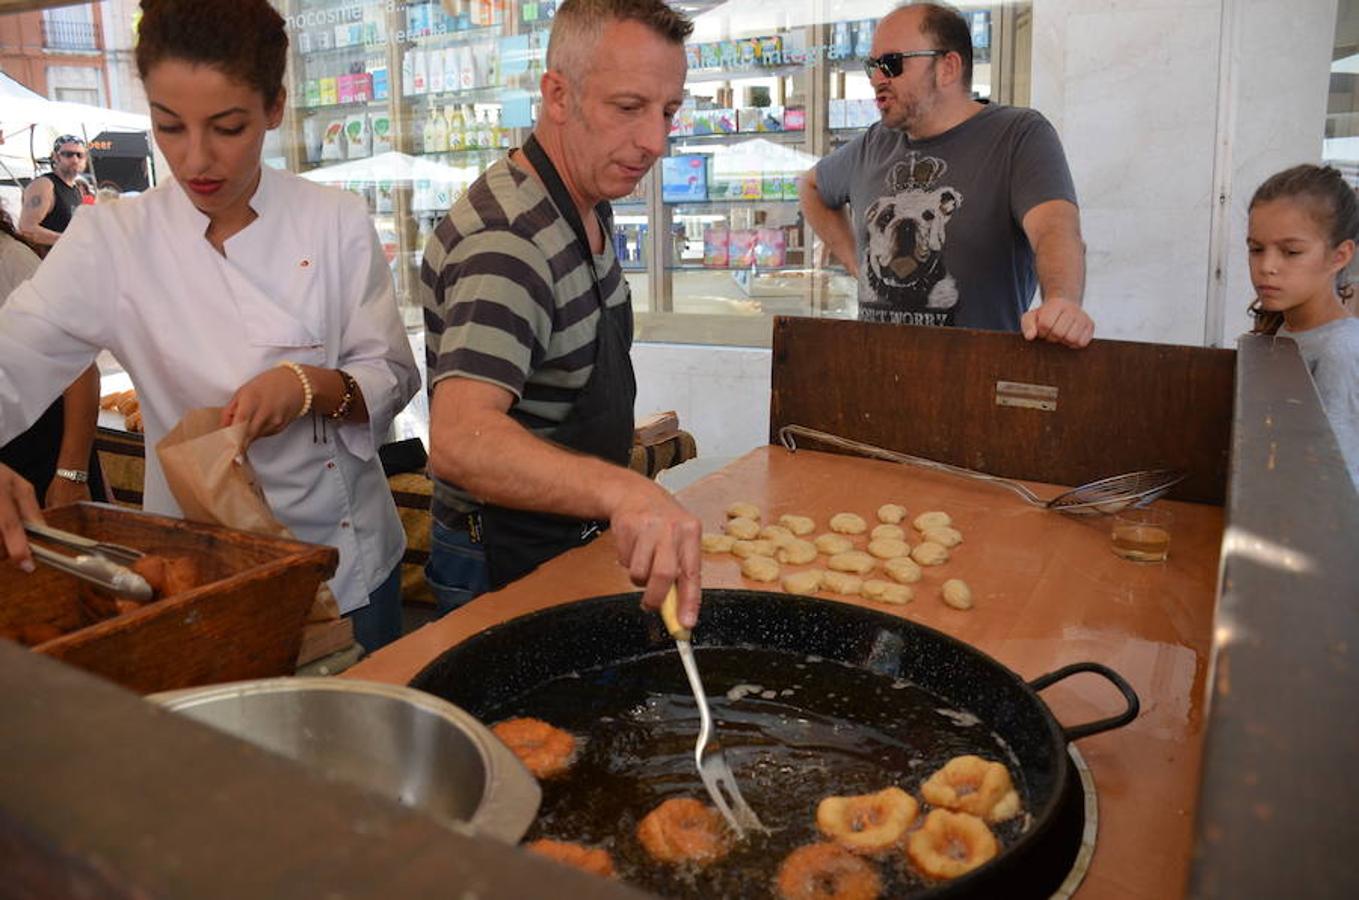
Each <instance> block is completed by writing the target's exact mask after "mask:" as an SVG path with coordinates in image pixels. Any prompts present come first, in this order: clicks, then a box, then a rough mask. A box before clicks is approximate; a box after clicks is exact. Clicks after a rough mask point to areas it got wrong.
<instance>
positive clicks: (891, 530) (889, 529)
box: [868, 525, 906, 541]
mask: <svg viewBox="0 0 1359 900" xmlns="http://www.w3.org/2000/svg"><path fill="white" fill-rule="evenodd" d="M868 536H869V537H871V538H872V539H873V540H875V541H876V540H878V539H879V538H887V539H888V540H892V541H904V540H906V532H905V531H904V530H903V529H902V527H901V526H900V525H879V526H877V527H876V528H874V529H873V530H872V531H870V532H869V533H868Z"/></svg>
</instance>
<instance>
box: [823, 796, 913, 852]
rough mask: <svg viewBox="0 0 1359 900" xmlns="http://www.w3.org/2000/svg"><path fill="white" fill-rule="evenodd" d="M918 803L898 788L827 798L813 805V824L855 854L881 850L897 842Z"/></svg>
mask: <svg viewBox="0 0 1359 900" xmlns="http://www.w3.org/2000/svg"><path fill="white" fill-rule="evenodd" d="M919 810H920V804H918V803H916V801H915V798H914V797H912V796H911V795H910V794H908V793H906V792H905V791H903V790H902V789H901V788H899V787H889V788H884V789H883V790H881V791H878V792H877V793H876V794H860V795H859V796H856V797H827V798H825V799H824V800H822V801H821V803H820V804H818V805H817V807H816V827H817V828H820V829H821V833H822V834H824V835H825V836H826V837H828V838H830V839H831V840H833V841H835V842H836V843H837V844H839V845H840V846H841V847H844V848H845V849H846V850H849V851H851V852H854V853H863V854H875V853H882V852H883V851H885V850H888V849H890V848H891V847H894V846H896V845H897V844H898V843H900V841H901V838H902V836H903V835H905V834H906V829H908V828H910V827H911V823H913V822H914V821H915V815H916V813H917V812H918V811H919Z"/></svg>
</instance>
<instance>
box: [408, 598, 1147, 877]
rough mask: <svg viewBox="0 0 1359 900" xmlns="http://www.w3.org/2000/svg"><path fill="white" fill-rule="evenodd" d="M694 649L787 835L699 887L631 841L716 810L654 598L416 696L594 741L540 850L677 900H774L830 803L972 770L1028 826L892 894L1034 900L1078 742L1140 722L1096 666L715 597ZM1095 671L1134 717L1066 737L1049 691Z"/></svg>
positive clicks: (589, 610) (770, 813) (764, 806)
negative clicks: (565, 848) (679, 817)
mask: <svg viewBox="0 0 1359 900" xmlns="http://www.w3.org/2000/svg"><path fill="white" fill-rule="evenodd" d="M976 614H977V615H984V613H983V612H978V613H976ZM694 644H695V650H696V655H697V659H698V664H699V669H700V671H701V672H702V673H703V677H704V681H705V686H706V688H707V693H708V695H709V697H710V698H711V699H712V700H713V711H714V717H715V718H716V719H717V721H718V729H717V733H718V737H719V739H720V740H721V742H722V744H723V746H724V747H725V749H726V753H727V758H728V760H729V761H730V762H731V764H732V767H733V769H734V770H735V772H736V776H737V780H738V782H740V784H741V787H742V792H743V794H744V795H745V797H746V799H747V800H748V801H749V802H750V804H751V805H752V806H753V807H754V808H755V810H756V812H757V813H759V815H760V816H761V818H762V819H763V820H764V822H765V824H766V825H770V826H772V827H773V829H774V830H773V833H772V834H771V835H770V836H767V837H762V838H757V839H756V840H755V841H753V842H750V843H748V844H747V845H745V846H744V847H742V848H740V849H739V850H738V851H737V852H736V853H735V854H733V856H732V857H730V858H729V859H728V860H726V861H724V865H723V866H712V867H709V869H710V870H709V871H705V872H704V873H702V874H701V875H700V877H699V878H698V880H694V879H693V877H692V873H684V872H681V873H675V872H674V871H672V870H670V869H668V868H667V867H664V866H658V865H655V864H653V863H651V861H650V860H649V859H648V858H647V857H646V856H645V853H644V852H643V851H642V849H641V848H640V846H639V844H638V842H637V841H636V838H635V836H634V834H633V832H634V830H635V826H636V822H637V821H638V819H640V818H641V816H643V815H645V814H646V813H647V812H648V811H649V810H650V809H651V808H653V807H654V806H655V805H656V804H657V803H659V802H660V800H662V799H664V798H666V797H669V796H675V795H680V794H682V795H688V796H695V797H699V798H703V797H704V794H703V791H702V787H701V785H700V783H699V781H698V778H697V775H696V773H695V771H694V766H693V756H692V753H693V741H694V738H695V735H696V732H697V722H696V714H695V712H694V710H693V703H692V695H689V693H688V688H687V685H686V683H685V681H684V675H683V673H682V671H681V667H680V663H679V659H678V657H677V655H676V654H675V652H674V643H673V641H672V640H671V638H670V637H669V636H668V635H667V634H666V632H665V629H664V627H663V625H662V624H661V622H660V618H659V616H657V615H656V614H655V613H651V612H645V611H643V610H641V609H640V608H639V595H637V594H622V595H617V596H613V597H599V598H594V599H589V600H582V601H579V602H576V603H571V604H566V605H562V606H557V607H553V608H550V609H547V610H543V611H540V612H537V613H533V614H530V615H526V616H522V617H520V618H517V619H513V620H511V621H509V622H505V623H503V624H501V625H497V626H494V627H492V628H489V629H487V630H486V631H484V632H481V633H480V634H478V635H475V636H474V637H472V638H470V639H468V640H467V641H465V642H463V643H462V644H459V645H458V646H456V647H453V648H451V649H450V650H448V651H446V652H445V653H444V654H443V655H441V656H440V657H439V658H438V659H436V660H435V661H434V662H432V663H431V664H430V665H429V666H427V667H426V668H425V669H424V670H423V671H421V672H420V673H419V674H418V675H417V676H416V677H415V679H414V680H413V681H412V682H411V684H412V685H413V686H414V687H417V688H420V689H422V690H425V691H428V692H430V693H433V694H436V695H438V696H441V697H443V698H445V699H447V700H449V701H451V702H453V703H455V704H456V705H458V706H460V707H462V708H463V709H465V710H467V711H469V712H470V713H472V714H473V715H475V716H477V717H478V718H480V719H482V720H483V721H485V722H487V723H494V722H496V721H498V720H500V719H504V718H508V717H511V716H519V715H532V716H536V717H539V718H543V719H546V720H548V721H551V722H553V723H554V724H556V725H558V726H560V727H563V728H566V729H567V730H569V731H572V732H573V733H575V734H577V735H578V736H580V737H582V738H584V742H583V743H584V749H583V751H582V756H581V758H580V759H579V760H578V761H577V763H576V765H575V766H573V768H572V771H571V774H570V775H569V776H568V778H567V779H565V780H564V781H561V782H548V783H545V784H544V802H543V807H542V814H541V817H540V819H539V822H538V825H537V826H535V827H536V829H537V830H536V831H531V832H530V834H529V837H531V838H532V837H536V836H549V837H555V838H559V839H567V840H570V839H576V840H582V841H584V842H587V843H592V844H602V845H604V846H606V847H608V848H609V849H610V850H611V852H612V853H613V854H614V856H615V859H616V860H617V861H618V862H619V866H620V873H621V874H622V876H623V877H624V878H626V879H627V880H628V881H630V882H633V883H635V884H638V885H639V886H641V887H645V888H649V889H651V890H653V891H656V892H657V893H661V894H667V895H693V896H700V895H706V896H737V895H740V896H755V895H757V894H763V893H765V892H766V890H767V889H768V887H769V886H770V884H771V881H772V878H773V873H774V872H775V870H776V869H777V867H778V864H779V861H780V860H781V859H782V858H783V857H784V856H786V855H787V853H788V852H790V851H791V850H792V849H793V848H794V847H796V846H798V845H800V844H804V843H808V842H810V841H814V840H818V839H819V838H818V836H817V832H816V828H815V824H814V821H813V819H814V812H815V808H816V801H817V800H818V799H819V798H820V797H822V796H825V795H827V794H854V793H867V792H870V791H874V790H877V789H879V788H881V787H884V786H886V785H887V784H898V785H900V786H901V787H903V788H904V789H906V790H907V791H908V792H910V793H912V794H914V795H916V796H917V797H918V796H919V784H920V782H921V781H923V780H924V779H925V778H926V777H928V776H929V775H930V774H931V773H932V772H933V771H934V770H936V769H937V768H938V767H939V766H940V765H942V764H943V762H944V761H946V760H947V759H948V758H949V757H951V756H954V755H958V754H961V753H977V754H979V755H981V756H984V757H987V758H990V759H997V760H1001V761H1003V762H1006V764H1007V765H1008V766H1009V768H1010V770H1011V772H1012V774H1013V775H1014V777H1015V781H1016V786H1017V788H1018V789H1019V791H1020V795H1021V798H1022V800H1023V802H1024V808H1025V810H1026V814H1025V815H1024V816H1022V817H1019V818H1017V819H1015V820H1012V821H1011V822H1009V823H1005V824H1004V825H1001V826H998V827H997V828H996V833H997V837H998V838H999V839H1000V840H1001V844H1002V848H1003V849H1002V851H1001V853H1000V854H999V855H998V856H997V857H996V858H995V859H993V860H992V861H991V862H989V863H987V864H985V865H983V866H981V867H980V868H978V869H976V870H974V871H972V872H970V873H969V874H967V875H965V876H963V877H961V878H958V879H955V880H953V881H951V882H942V883H930V882H927V881H925V880H923V879H922V878H921V877H920V876H919V875H918V874H916V873H914V872H913V871H912V870H911V869H910V867H909V866H906V865H904V864H903V863H902V861H901V860H900V859H899V858H898V859H896V860H894V861H889V862H887V863H883V864H882V866H883V868H882V872H883V877H884V879H885V886H886V890H887V891H888V893H890V894H892V895H894V896H895V895H900V894H910V895H912V896H922V897H923V896H927V897H931V898H935V897H955V896H973V897H980V896H992V895H995V896H999V895H1001V894H1004V895H1006V896H1017V895H1025V894H1026V893H1027V892H1026V891H1024V890H1021V889H1019V888H1021V887H1022V886H1023V885H1024V884H1026V883H1031V882H1033V881H1034V878H1035V877H1036V876H1035V874H1034V873H1035V867H1036V866H1038V865H1040V863H1039V862H1038V861H1039V860H1041V859H1044V858H1047V857H1050V856H1051V852H1050V851H1051V845H1052V842H1053V835H1054V834H1055V833H1056V832H1057V831H1058V830H1059V828H1058V827H1057V824H1056V823H1057V819H1058V813H1059V811H1060V810H1063V809H1066V810H1069V809H1070V808H1071V806H1072V804H1073V799H1072V798H1073V796H1078V791H1077V788H1078V785H1077V784H1076V782H1075V779H1076V777H1077V776H1076V773H1075V771H1074V769H1073V767H1072V766H1071V764H1070V759H1069V757H1068V754H1067V744H1068V743H1069V742H1070V741H1074V740H1077V739H1080V738H1083V737H1088V736H1090V735H1093V734H1098V733H1100V732H1103V731H1108V730H1110V729H1113V728H1118V727H1119V726H1122V725H1125V724H1127V723H1128V722H1131V721H1132V720H1133V719H1134V718H1135V717H1136V716H1137V712H1138V700H1137V695H1136V694H1135V693H1134V692H1133V690H1132V688H1131V687H1130V686H1129V685H1128V684H1127V682H1125V681H1124V680H1123V678H1121V677H1120V676H1119V675H1118V674H1117V673H1115V672H1113V671H1111V670H1110V669H1108V668H1106V667H1104V666H1102V665H1099V664H1098V663H1093V662H1087V663H1077V664H1074V665H1070V666H1066V667H1064V668H1062V669H1060V670H1058V671H1056V672H1052V673H1050V674H1048V675H1044V676H1042V677H1040V678H1036V679H1034V680H1033V681H1031V682H1026V681H1024V679H1022V678H1020V677H1019V676H1018V675H1017V674H1015V673H1014V672H1012V671H1011V670H1009V669H1007V668H1006V667H1005V666H1003V665H1001V664H1000V663H998V662H996V661H995V660H994V659H992V658H991V657H989V656H987V655H986V654H984V653H982V652H980V651H979V650H977V649H975V648H973V647H971V646H969V645H967V644H964V643H962V642H960V641H958V640H955V639H954V638H951V637H949V636H948V635H946V634H943V633H941V632H939V631H935V630H934V629H931V628H927V627H925V626H923V625H920V624H918V623H915V622H911V621H909V620H906V619H903V618H900V617H897V616H892V615H887V614H885V613H881V612H877V611H874V610H871V609H865V608H863V607H858V606H851V605H848V604H843V603H836V602H830V601H824V600H815V599H809V598H804V597H795V596H791V595H786V594H773V593H762V592H754V591H723V590H710V591H705V592H704V604H703V612H702V618H701V621H700V623H699V626H698V628H696V629H695V631H694ZM1079 672H1090V673H1095V674H1098V675H1100V676H1102V677H1104V678H1106V679H1108V680H1109V681H1110V682H1112V683H1113V684H1114V686H1115V687H1117V688H1118V690H1119V691H1120V692H1121V693H1122V694H1123V696H1124V697H1125V698H1126V701H1127V707H1126V709H1124V710H1123V711H1122V712H1120V713H1119V714H1118V715H1116V716H1111V717H1109V718H1106V719H1101V720H1099V721H1096V722H1090V723H1087V724H1083V725H1076V726H1070V727H1066V726H1063V725H1061V724H1060V723H1058V722H1057V721H1056V720H1055V719H1054V718H1053V716H1052V713H1051V712H1050V711H1049V710H1048V707H1047V705H1046V704H1045V703H1044V702H1043V701H1042V699H1040V698H1039V696H1038V691H1041V690H1043V689H1044V688H1046V687H1048V686H1049V685H1052V684H1054V683H1056V682H1058V681H1061V680H1062V679H1065V678H1067V677H1069V676H1071V675H1073V674H1076V673H1079ZM757 688H758V689H757ZM1074 802H1075V804H1076V806H1077V808H1079V800H1078V799H1077V800H1075V801H1074ZM1077 815H1078V816H1079V813H1077ZM1060 830H1061V831H1063V832H1064V833H1069V827H1066V826H1063V827H1062V828H1061V829H1060ZM1045 842H1046V847H1047V852H1045V849H1044V848H1045ZM1059 880H1060V879H1059Z"/></svg>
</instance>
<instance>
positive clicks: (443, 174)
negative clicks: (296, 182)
mask: <svg viewBox="0 0 1359 900" xmlns="http://www.w3.org/2000/svg"><path fill="white" fill-rule="evenodd" d="M466 176H467V170H466V169H465V168H458V167H456V166H448V165H444V164H443V163H440V162H435V161H434V160H431V159H425V158H424V157H420V156H411V155H410V154H407V153H398V152H396V151H394V150H393V151H390V152H387V153H379V154H378V155H377V156H367V157H364V158H362V159H351V160H349V161H348V162H341V163H335V164H334V165H330V166H324V167H322V168H319V169H312V170H311V171H310V172H303V173H302V177H303V178H307V179H310V180H311V181H318V182H320V183H321V184H385V183H406V182H416V181H438V182H457V181H463V180H467V179H466Z"/></svg>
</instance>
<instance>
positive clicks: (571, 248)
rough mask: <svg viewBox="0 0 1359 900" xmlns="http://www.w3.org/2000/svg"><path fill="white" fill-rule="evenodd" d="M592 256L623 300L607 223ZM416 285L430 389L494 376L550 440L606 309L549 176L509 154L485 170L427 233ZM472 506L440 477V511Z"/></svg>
mask: <svg viewBox="0 0 1359 900" xmlns="http://www.w3.org/2000/svg"><path fill="white" fill-rule="evenodd" d="M594 261H595V270H596V271H597V272H598V273H599V283H600V290H601V292H602V293H603V296H604V302H605V303H606V304H607V305H608V306H609V308H613V307H615V306H618V305H620V304H628V303H629V302H630V300H631V295H630V294H629V292H628V285H627V280H626V279H625V278H624V277H623V270H622V267H621V266H619V264H618V259H617V257H616V256H615V255H614V252H613V243H612V241H610V240H608V233H607V230H606V232H605V241H604V252H603V253H602V254H597V255H596V256H595V258H594ZM419 293H420V301H421V304H422V305H423V306H424V310H425V364H426V368H427V371H428V373H429V392H430V396H431V398H432V397H433V393H434V387H435V385H436V384H438V383H439V382H440V381H442V380H443V379H445V378H448V377H450V376H458V377H463V378H474V379H477V380H478V381H485V382H489V383H490V384H494V385H497V386H499V387H502V388H504V389H505V390H507V391H509V392H510V393H511V394H513V395H514V397H515V402H514V404H513V405H512V406H511V407H510V415H511V416H512V417H513V418H514V419H515V420H516V421H518V422H519V423H520V424H522V425H524V427H526V428H528V429H529V430H530V431H532V432H533V433H534V434H536V435H538V436H539V437H542V438H544V439H546V440H551V439H552V437H553V433H554V431H555V430H556V427H557V426H558V425H559V424H561V422H562V421H563V420H564V419H565V418H566V416H567V414H568V413H569V412H570V411H571V407H572V405H573V404H574V403H575V400H576V397H577V395H578V394H579V392H580V390H581V389H582V388H584V387H585V385H586V383H587V382H589V380H590V373H591V372H592V371H593V370H594V364H595V352H596V349H597V332H598V330H599V316H600V313H599V302H598V300H597V299H596V298H595V292H594V286H593V282H592V279H591V277H590V267H589V266H588V265H587V264H586V260H585V251H584V250H583V249H582V248H581V246H580V242H579V241H577V240H576V236H575V233H574V232H573V231H572V230H571V226H570V225H569V224H568V223H567V221H566V219H564V218H563V217H562V216H561V214H560V213H559V212H558V211H557V208H556V207H555V206H554V205H553V204H552V201H551V200H550V199H549V198H548V195H547V190H546V189H545V188H544V187H543V185H542V184H541V183H540V182H539V181H538V180H537V179H536V178H534V177H533V176H532V175H530V174H528V173H527V172H525V171H524V170H522V169H520V168H518V167H516V166H514V165H513V164H511V163H510V162H509V161H508V160H500V161H499V162H496V163H495V164H494V165H492V166H491V167H490V168H488V169H487V170H486V171H485V173H483V174H482V176H481V177H480V178H478V179H477V180H476V181H475V182H473V184H472V186H471V187H470V188H469V189H468V190H467V193H466V194H464V195H463V196H462V197H461V198H460V199H459V200H458V202H457V203H455V204H454V205H453V208H452V209H451V210H449V213H448V215H447V216H446V217H445V218H444V220H443V221H442V222H440V223H439V227H438V228H436V229H435V231H434V234H433V235H431V236H430V239H429V243H428V244H427V245H426V247H425V259H424V265H423V267H422V269H421V272H420V287H419ZM629 318H630V317H629ZM628 331H629V333H631V328H630V327H629V329H628ZM476 506H477V504H476V501H475V500H474V498H472V497H471V496H470V495H469V494H467V493H465V492H463V491H461V490H459V489H457V488H455V487H453V486H452V485H449V484H446V483H444V482H440V481H438V480H436V481H435V484H434V515H435V517H436V518H442V519H446V518H447V515H448V514H450V513H452V514H456V513H458V512H466V511H468V510H471V509H474V508H476Z"/></svg>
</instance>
